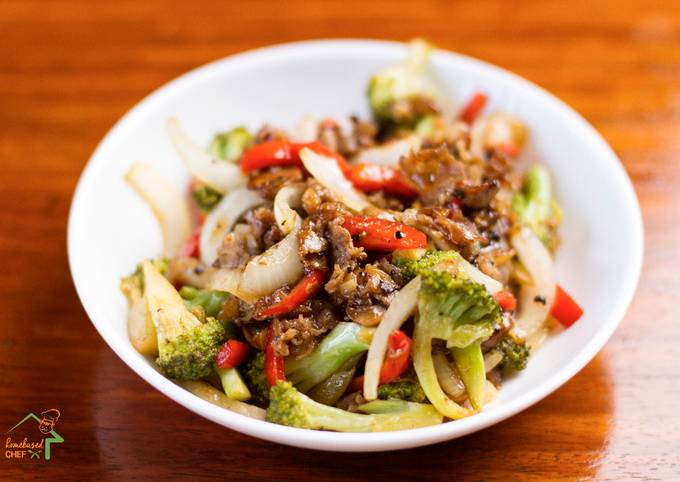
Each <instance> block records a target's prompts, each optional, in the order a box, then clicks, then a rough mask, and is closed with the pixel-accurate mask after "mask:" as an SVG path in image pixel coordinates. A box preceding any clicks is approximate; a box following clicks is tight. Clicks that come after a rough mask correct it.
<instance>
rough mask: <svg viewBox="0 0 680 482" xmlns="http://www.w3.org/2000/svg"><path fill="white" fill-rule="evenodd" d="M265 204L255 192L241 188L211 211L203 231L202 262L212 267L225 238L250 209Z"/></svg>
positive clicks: (223, 199)
mask: <svg viewBox="0 0 680 482" xmlns="http://www.w3.org/2000/svg"><path fill="white" fill-rule="evenodd" d="M264 202H265V199H264V198H262V197H261V196H260V195H259V194H257V193H256V192H255V191H250V190H248V189H246V188H239V189H236V190H235V191H232V192H230V193H229V194H227V195H226V196H224V197H223V198H222V200H221V201H220V202H219V203H218V204H217V206H215V207H214V208H213V210H212V211H210V214H208V216H207V217H206V218H205V222H204V223H203V229H201V238H200V252H201V261H203V263H205V264H206V265H207V266H212V264H213V262H214V261H215V259H217V252H218V251H219V249H220V247H221V246H222V241H223V240H224V237H225V236H226V235H227V234H228V233H229V232H230V231H231V230H232V228H233V227H234V224H236V221H238V219H239V218H240V217H241V216H243V214H244V213H245V212H246V211H248V210H249V209H252V208H254V207H255V206H258V205H260V204H262V203H264Z"/></svg>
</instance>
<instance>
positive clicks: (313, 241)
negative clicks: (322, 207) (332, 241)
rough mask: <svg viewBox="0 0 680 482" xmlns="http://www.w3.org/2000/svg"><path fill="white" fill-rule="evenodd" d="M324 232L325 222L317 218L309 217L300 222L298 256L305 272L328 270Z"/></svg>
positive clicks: (326, 244) (326, 242)
mask: <svg viewBox="0 0 680 482" xmlns="http://www.w3.org/2000/svg"><path fill="white" fill-rule="evenodd" d="M325 230H326V222H325V221H324V220H323V219H322V218H320V217H318V216H310V217H308V218H305V220H304V221H302V228H301V229H300V232H299V233H298V240H299V245H298V254H299V255H300V259H301V260H302V265H303V266H304V267H305V272H310V271H313V270H315V269H323V270H326V269H328V265H327V262H326V255H325V253H326V250H327V249H328V246H329V243H328V240H327V239H326V236H325Z"/></svg>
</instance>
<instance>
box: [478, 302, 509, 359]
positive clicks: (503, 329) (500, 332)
mask: <svg viewBox="0 0 680 482" xmlns="http://www.w3.org/2000/svg"><path fill="white" fill-rule="evenodd" d="M514 325H515V320H514V319H513V317H512V314H510V313H508V312H507V311H503V314H502V315H501V319H500V321H499V322H498V324H497V325H496V326H494V328H493V334H492V335H491V336H490V337H489V339H488V340H485V341H483V342H482V351H483V352H484V353H486V352H487V351H489V350H491V349H492V348H494V347H495V346H496V345H498V343H499V342H500V341H501V339H502V338H503V337H504V336H505V335H506V334H507V333H508V332H509V331H510V330H511V329H512V327H513V326H514Z"/></svg>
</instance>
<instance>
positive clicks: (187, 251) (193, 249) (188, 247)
mask: <svg viewBox="0 0 680 482" xmlns="http://www.w3.org/2000/svg"><path fill="white" fill-rule="evenodd" d="M201 229H203V226H199V227H197V228H196V229H194V231H193V232H192V233H191V234H190V235H189V237H188V238H187V240H186V241H184V244H183V245H182V247H181V248H180V250H179V253H177V255H178V256H179V257H181V258H198V256H199V255H200V249H199V245H200V239H201Z"/></svg>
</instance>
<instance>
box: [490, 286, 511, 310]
mask: <svg viewBox="0 0 680 482" xmlns="http://www.w3.org/2000/svg"><path fill="white" fill-rule="evenodd" d="M493 297H494V298H495V299H496V301H498V304H499V305H501V308H503V310H505V311H513V310H514V309H515V308H517V298H515V295H513V294H512V293H511V292H510V291H506V290H503V291H499V292H498V293H496V294H495V295H493Z"/></svg>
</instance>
